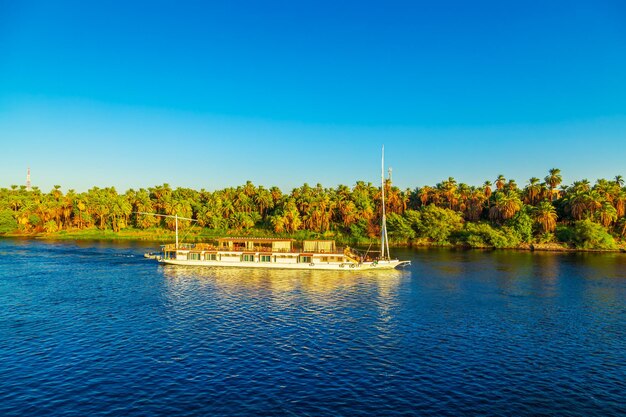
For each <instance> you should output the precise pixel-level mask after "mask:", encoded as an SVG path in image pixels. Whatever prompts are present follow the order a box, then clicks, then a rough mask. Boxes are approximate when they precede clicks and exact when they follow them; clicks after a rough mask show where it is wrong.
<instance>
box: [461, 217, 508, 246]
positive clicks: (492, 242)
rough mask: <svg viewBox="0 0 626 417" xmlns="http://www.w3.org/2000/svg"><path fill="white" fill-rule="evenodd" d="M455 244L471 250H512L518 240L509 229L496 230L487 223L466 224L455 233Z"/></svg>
mask: <svg viewBox="0 0 626 417" xmlns="http://www.w3.org/2000/svg"><path fill="white" fill-rule="evenodd" d="M455 238H456V242H457V243H461V244H465V245H468V246H471V247H473V248H514V247H516V246H517V245H519V244H520V238H519V236H518V235H517V233H516V232H515V231H514V230H513V229H511V228H510V227H506V226H505V227H503V228H502V229H496V228H494V227H492V226H491V225H489V224H487V223H467V224H466V225H465V228H464V229H463V230H462V231H460V232H457V233H455Z"/></svg>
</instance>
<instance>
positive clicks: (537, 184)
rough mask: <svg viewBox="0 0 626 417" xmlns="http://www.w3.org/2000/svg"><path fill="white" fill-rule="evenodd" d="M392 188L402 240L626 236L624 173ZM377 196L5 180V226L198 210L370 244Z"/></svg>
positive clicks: (257, 226)
mask: <svg viewBox="0 0 626 417" xmlns="http://www.w3.org/2000/svg"><path fill="white" fill-rule="evenodd" d="M385 193H386V197H387V198H386V210H387V213H388V228H389V235H390V237H391V239H392V241H394V242H396V243H404V242H410V241H412V242H416V243H429V244H440V245H447V244H461V245H468V246H472V247H516V246H518V245H520V244H522V243H526V244H531V243H549V242H563V243H566V244H569V245H571V246H572V247H578V248H615V247H616V243H615V238H617V239H623V238H624V237H625V235H626V217H625V211H626V189H625V188H624V181H623V179H622V177H621V176H617V177H616V178H615V179H613V180H604V179H601V180H598V181H597V182H596V183H595V184H594V185H593V186H592V185H591V184H590V183H589V181H587V180H582V181H576V182H574V183H573V184H572V185H570V186H561V174H560V171H559V170H558V169H552V170H550V172H549V174H548V175H547V176H546V177H545V179H544V181H543V182H542V181H540V180H539V179H538V178H531V179H530V180H529V181H528V183H527V184H526V185H525V186H524V187H523V188H520V187H518V185H517V184H516V182H515V181H514V180H508V181H507V180H506V179H505V178H504V176H502V175H500V176H498V178H496V180H495V182H494V183H493V184H492V183H491V182H490V181H486V182H485V183H484V184H483V185H482V186H480V187H474V186H469V185H467V184H463V183H457V181H456V180H455V179H454V178H448V179H447V180H444V181H442V182H441V183H439V184H437V185H435V186H433V187H431V186H424V187H420V188H416V189H414V190H409V189H407V190H404V191H403V190H400V189H398V188H397V187H395V186H392V185H391V183H390V182H389V181H388V182H387V183H386V192H385ZM380 197H381V189H380V187H377V186H374V185H372V184H371V183H365V182H362V181H359V182H357V183H356V184H355V185H354V186H353V187H352V188H350V187H348V186H345V185H340V186H338V187H337V188H323V187H322V186H321V185H319V184H318V185H317V186H315V187H311V186H309V185H308V184H304V185H303V186H301V187H299V188H295V189H293V190H292V191H291V192H290V193H283V192H282V191H281V190H280V189H278V188H277V187H272V188H269V189H266V188H264V187H263V186H258V187H257V186H255V185H254V184H252V183H251V182H247V183H246V184H245V185H242V186H239V187H237V188H226V189H223V190H218V191H213V192H210V191H206V190H204V189H203V190H200V191H197V190H192V189H188V188H176V189H172V188H171V187H170V186H169V185H168V184H163V185H159V186H156V187H152V188H148V189H143V188H142V189H139V190H133V189H131V190H128V191H126V192H125V193H123V194H120V193H118V192H117V190H115V188H113V187H109V188H98V187H94V188H92V189H90V190H88V191H87V192H82V193H77V192H75V191H74V190H69V191H68V192H67V193H63V192H62V191H61V187H60V186H54V188H53V189H52V190H51V191H50V192H42V191H41V190H39V189H37V188H36V187H35V188H34V189H33V190H32V191H27V190H26V187H24V186H22V187H17V186H11V187H10V188H8V189H7V188H2V189H0V233H8V232H12V233H25V234H29V233H42V232H47V233H51V232H58V231H63V230H77V229H79V230H82V229H90V228H91V229H93V228H97V229H102V230H104V229H111V230H113V231H115V232H117V231H120V230H122V229H125V228H131V227H132V228H136V229H151V230H152V229H159V228H167V229H173V228H174V221H173V220H172V219H168V218H157V217H153V216H147V215H141V214H138V212H148V213H161V214H178V215H179V216H183V217H192V218H194V219H197V221H198V224H199V226H200V227H203V228H208V229H213V230H218V231H222V232H224V233H226V232H227V231H234V232H236V233H238V234H245V233H248V232H250V231H252V230H254V231H255V232H259V231H260V232H262V233H266V234H278V235H287V234H290V235H292V234H295V233H301V231H306V232H308V233H309V234H319V235H323V236H335V237H338V238H341V239H343V240H345V241H351V242H354V243H366V242H368V241H371V240H372V239H375V238H376V237H377V236H378V235H379V233H380V225H379V224H380V215H381V212H382V208H381V205H380V201H381V198H380ZM186 226H188V225H185V224H183V225H182V227H183V228H184V227H186Z"/></svg>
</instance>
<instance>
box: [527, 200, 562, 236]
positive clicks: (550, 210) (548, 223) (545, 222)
mask: <svg viewBox="0 0 626 417" xmlns="http://www.w3.org/2000/svg"><path fill="white" fill-rule="evenodd" d="M533 214H534V217H535V221H536V222H537V223H539V225H540V226H541V229H542V230H543V232H544V233H548V232H552V231H554V229H555V228H556V221H557V219H558V216H557V214H556V209H555V208H554V206H553V205H552V203H550V202H549V201H542V202H541V203H539V205H538V206H537V207H535V209H534V213H533Z"/></svg>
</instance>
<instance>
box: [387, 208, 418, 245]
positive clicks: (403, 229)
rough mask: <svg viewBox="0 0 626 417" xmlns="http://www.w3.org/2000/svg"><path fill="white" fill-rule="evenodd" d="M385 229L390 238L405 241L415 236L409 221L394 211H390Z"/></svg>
mask: <svg viewBox="0 0 626 417" xmlns="http://www.w3.org/2000/svg"><path fill="white" fill-rule="evenodd" d="M387 231H388V232H389V237H390V238H392V239H397V240H404V241H406V240H409V239H413V238H414V237H415V231H414V230H413V229H412V228H411V223H410V222H409V221H408V220H407V219H405V218H403V217H402V216H400V215H398V214H395V213H391V214H390V215H389V217H388V218H387Z"/></svg>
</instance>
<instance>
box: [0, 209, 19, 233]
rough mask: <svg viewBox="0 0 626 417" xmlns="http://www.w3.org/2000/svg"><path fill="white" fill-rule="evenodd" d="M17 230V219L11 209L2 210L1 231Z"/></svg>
mask: <svg viewBox="0 0 626 417" xmlns="http://www.w3.org/2000/svg"><path fill="white" fill-rule="evenodd" d="M16 230H17V220H15V218H14V217H13V213H12V212H11V211H10V210H2V211H0V233H9V232H14V231H16Z"/></svg>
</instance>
